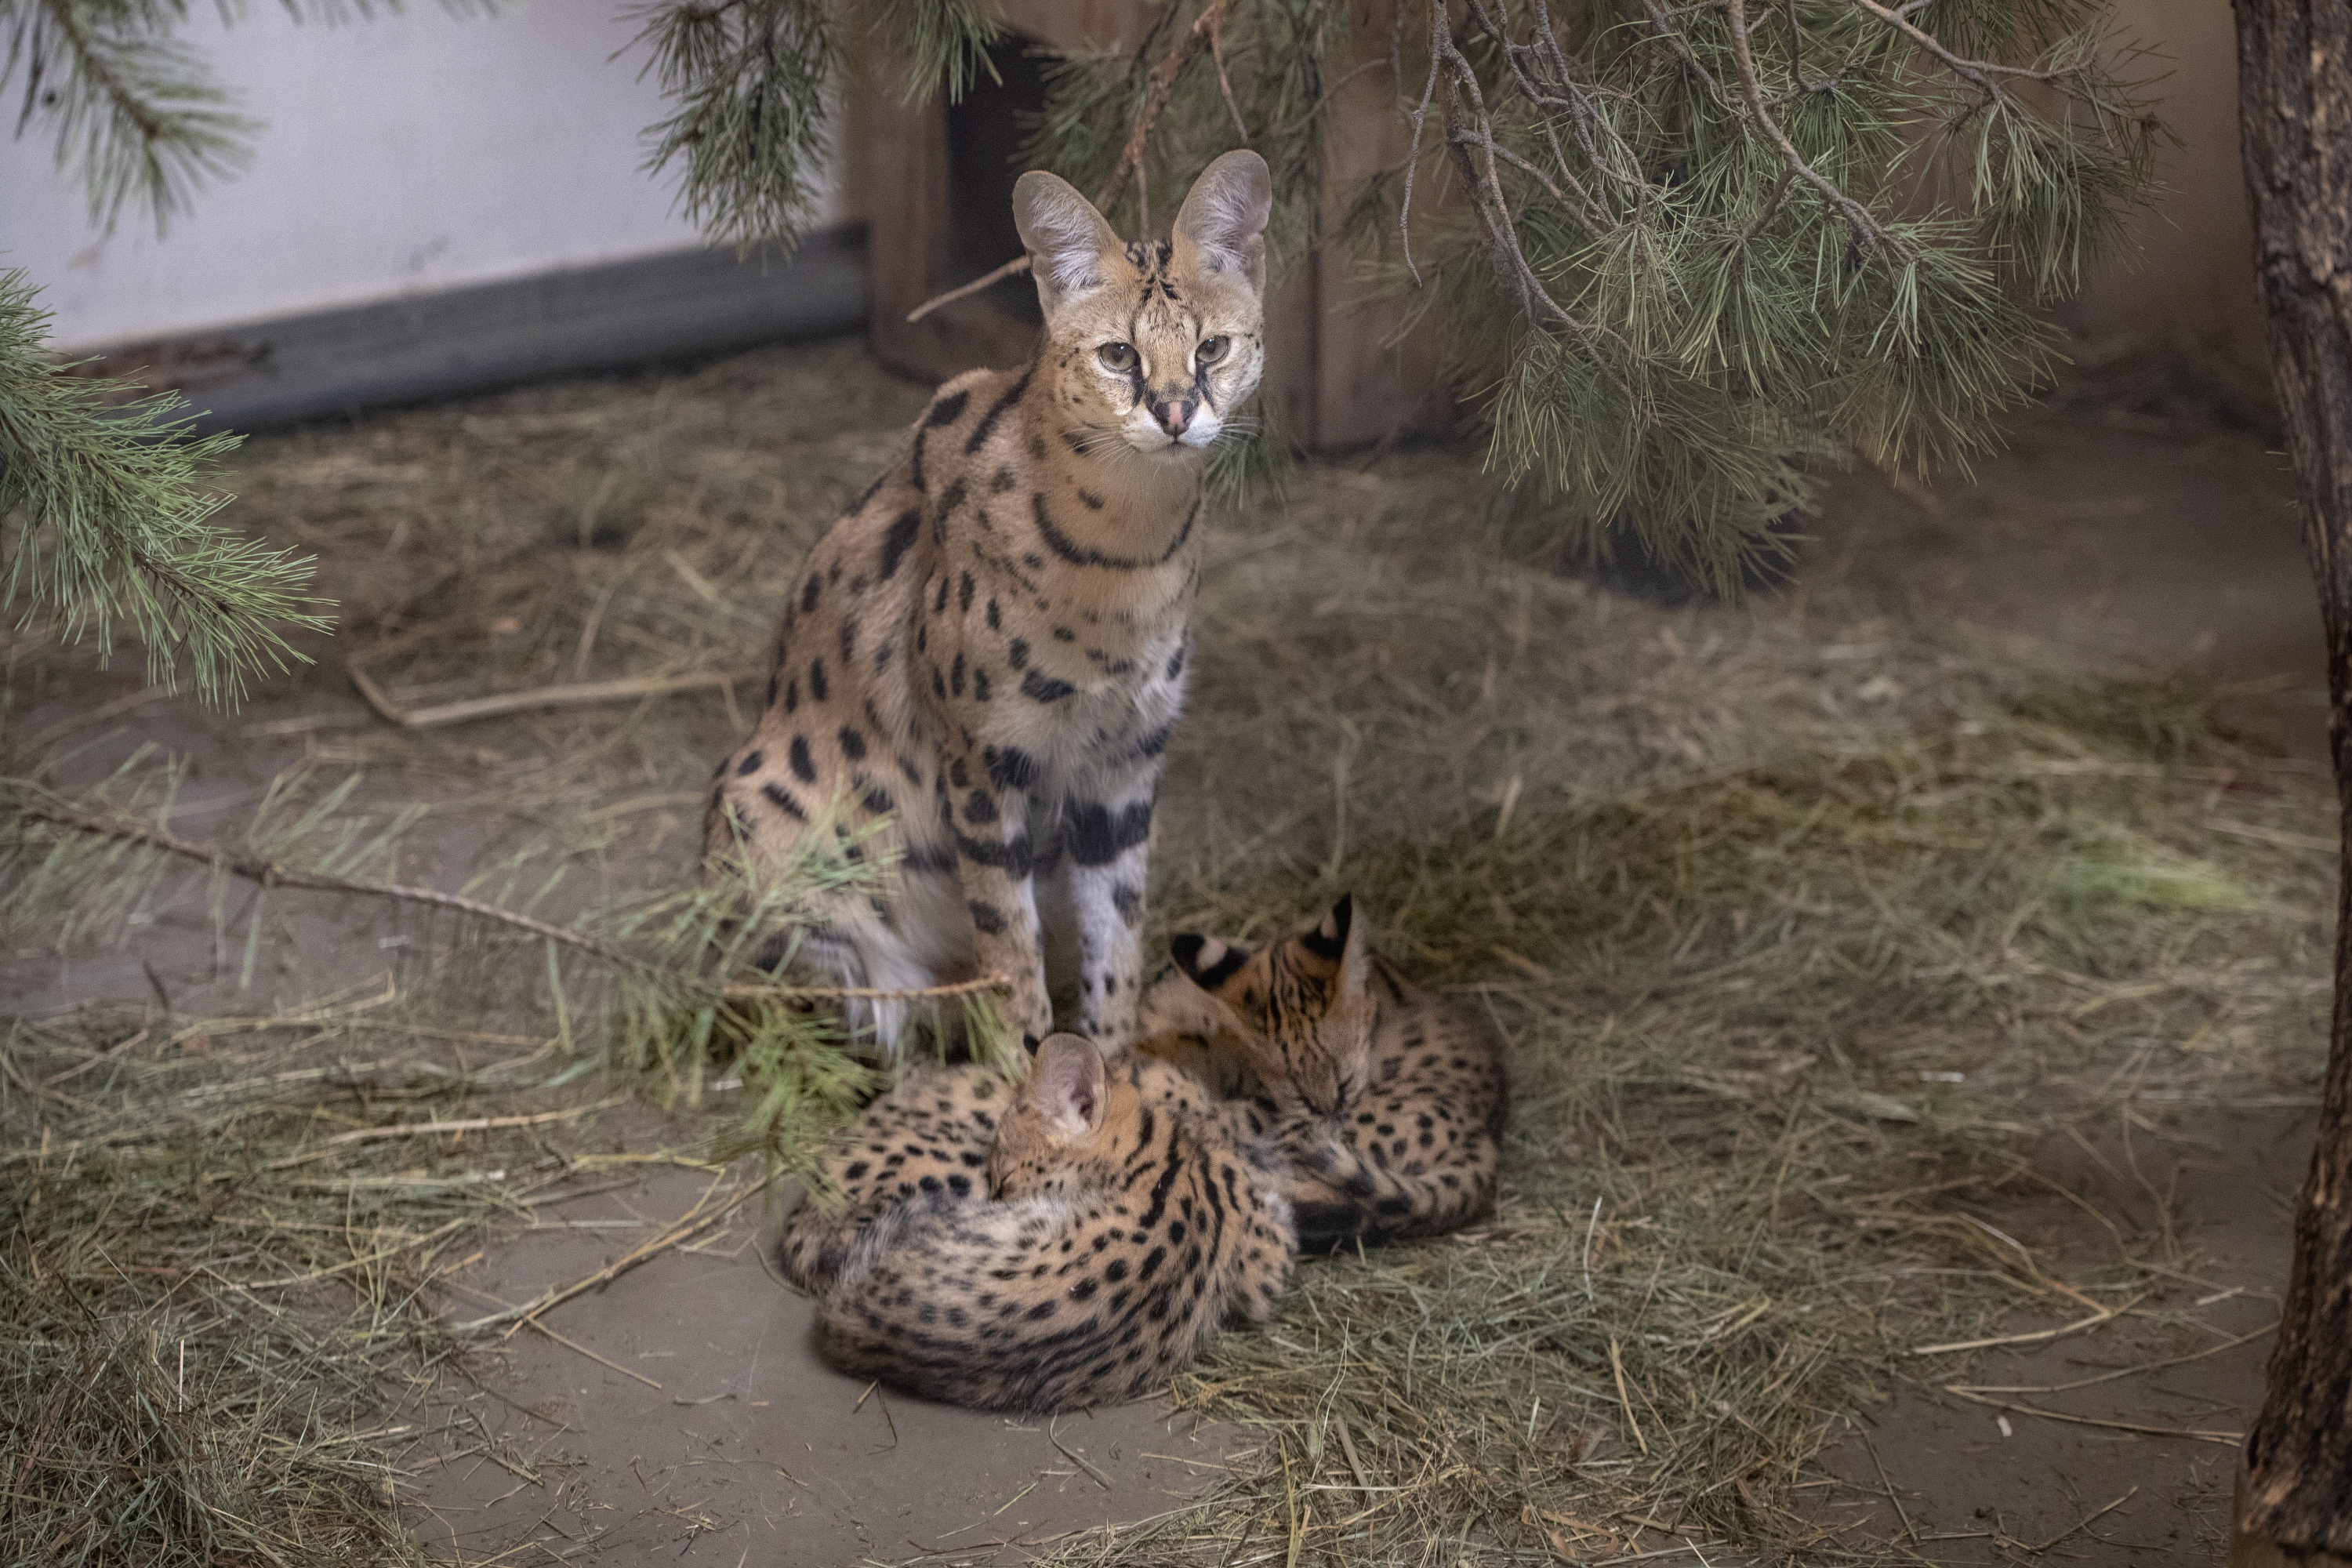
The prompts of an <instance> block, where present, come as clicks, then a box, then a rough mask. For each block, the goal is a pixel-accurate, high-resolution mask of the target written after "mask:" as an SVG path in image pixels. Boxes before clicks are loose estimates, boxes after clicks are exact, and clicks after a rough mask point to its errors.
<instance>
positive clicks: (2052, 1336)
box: [1911, 1290, 2147, 1355]
mask: <svg viewBox="0 0 2352 1568" xmlns="http://www.w3.org/2000/svg"><path fill="white" fill-rule="evenodd" d="M2145 1300H2147V1291H2145V1290H2143V1291H2141V1292H2140V1293H2139V1294H2138V1295H2137V1296H2135V1297H2133V1298H2132V1299H2131V1300H2128V1301H2126V1302H2125V1303H2123V1305H2121V1306H2119V1307H2102V1308H2100V1309H2099V1310H2097V1311H2095V1312H2094V1313H2092V1314H2091V1315H2090V1316H2089V1317H2087V1318H2079V1319H2077V1320H2075V1321H2074V1322H2071V1323H2061V1324H2060V1325H2059V1326H2058V1327H2056V1328H2054V1329H2037V1330H2035V1331H2032V1333H2025V1334H1998V1335H1995V1336H1994V1337H1993V1338H1991V1339H1989V1340H1958V1341H1955V1342H1952V1343H1951V1344H1948V1345H1921V1346H1920V1347H1919V1348H1918V1349H1916V1350H1915V1351H1913V1352H1911V1353H1912V1354H1913V1355H1946V1354H1948V1353H1950V1352H1954V1351H1980V1350H1989V1349H1990V1348H1991V1347H1992V1346H1994V1345H2037V1344H2040V1343H2041V1342H2042V1341H2044V1340H2060V1339H2064V1338H2065V1337H2066V1336H2067V1335H2068V1334H2079V1333H2081V1332H2083V1331H2084V1330H2085V1329H2095V1328H2097V1327H2098V1326H2099V1325H2100V1324H2101V1323H2106V1322H2112V1321H2115V1320H2116V1319H2117V1318H2120V1317H2122V1316H2123V1315H2124V1314H2125V1313H2126V1312H2128V1311H2130V1310H2132V1309H2133V1308H2134V1307H2137V1306H2138V1305H2139V1304H2140V1303H2141V1302H2142V1301H2145Z"/></svg>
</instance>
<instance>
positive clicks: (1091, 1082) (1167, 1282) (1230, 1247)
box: [817, 1035, 1297, 1412]
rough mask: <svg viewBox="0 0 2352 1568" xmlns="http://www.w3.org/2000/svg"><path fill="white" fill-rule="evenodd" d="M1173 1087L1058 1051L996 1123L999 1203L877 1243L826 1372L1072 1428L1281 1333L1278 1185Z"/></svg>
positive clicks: (836, 1298)
mask: <svg viewBox="0 0 2352 1568" xmlns="http://www.w3.org/2000/svg"><path fill="white" fill-rule="evenodd" d="M1163 1076H1165V1077H1173V1076H1174V1075H1173V1074H1172V1073H1171V1069H1169V1068H1166V1067H1165V1066H1164V1065H1162V1064H1159V1063H1156V1062H1152V1061H1150V1060H1147V1059H1139V1058H1130V1059H1129V1060H1127V1061H1125V1062H1123V1063H1122V1064H1121V1065H1120V1066H1118V1068H1107V1067H1106V1065H1105V1063H1104V1060H1103V1057H1102V1054H1101V1052H1100V1051H1099V1050H1097V1048H1096V1047H1095V1046H1094V1045H1093V1043H1092V1042H1090V1041H1088V1040H1086V1039H1084V1038H1082V1037H1078V1036H1076V1035H1056V1036H1054V1037H1052V1038H1050V1039H1048V1040H1046V1041H1045V1044H1044V1046H1043V1047H1040V1049H1039V1051H1038V1054H1037V1060H1036V1068H1035V1071H1034V1074H1033V1075H1032V1077H1031V1079H1030V1080H1029V1082H1028V1083H1027V1084H1025V1085H1024V1086H1023V1088H1022V1089H1021V1090H1020V1092H1019V1094H1018V1095H1017V1097H1016V1098H1015V1100H1014V1102H1013V1110H1010V1111H1009V1112H1007V1113H1006V1114H1005V1115H1003V1117H1001V1118H1000V1119H999V1121H998V1122H997V1126H996V1130H995V1133H994V1136H993V1138H992V1141H991V1144H990V1150H989V1155H988V1163H987V1170H988V1175H989V1183H990V1191H991V1194H992V1195H991V1196H990V1197H987V1198H980V1197H958V1196H955V1195H953V1194H945V1193H928V1194H917V1195H915V1196H913V1197H909V1198H908V1199H906V1200H904V1201H902V1202H899V1203H898V1204H896V1205H893V1206H892V1207H891V1208H890V1209H889V1210H888V1212H887V1215H886V1216H885V1217H884V1218H883V1219H882V1220H881V1221H880V1222H879V1223H877V1224H874V1225H871V1226H867V1227H866V1229H865V1231H864V1233H863V1235H862V1236H861V1237H860V1238H859V1240H858V1241H857V1243H856V1245H855V1246H854V1247H851V1248H850V1249H849V1252H848V1256H847V1258H846V1259H845V1263H844V1264H843V1266H842V1268H840V1271H839V1273H838V1274H837V1276H836V1277H835V1280H834V1282H833V1285H832V1287H831V1288H830V1289H828V1290H827V1291H826V1293H825V1295H824V1299H823V1300H822V1302H821V1304H820V1307H819V1310H818V1319H817V1322H818V1348H819V1349H820V1351H821V1352H823V1353H824V1357H825V1359H826V1360H827V1361H829V1362H831V1363H833V1364H834V1365H835V1366H836V1367H838V1368H840V1369H841V1370H842V1371H844V1372H847V1373H851V1374H852V1375H854V1376H857V1377H874V1378H880V1379H881V1380H883V1381H884V1382H886V1383H888V1384H892V1385H893V1386H894V1387H898V1388H903V1389H907V1390H908V1391H910V1392H912V1393H916V1394H923V1395H925V1396H927V1397H929V1398H933V1399H940V1400H945V1401H948V1402H950V1403H953V1404H958V1405H977V1406H980V1407H982V1408H984V1409H1011V1410H1034V1411H1039V1412H1046V1411H1057V1410H1076V1409H1084V1408H1087V1407H1089V1406H1093V1405H1107V1404H1113V1403H1116V1402H1118V1401H1121V1400H1127V1399H1133V1398H1137V1397H1139V1396H1140V1395H1142V1394H1147V1393H1149V1392H1150V1391H1151V1390H1153V1389H1155V1388H1158V1387H1160V1386H1161V1385H1162V1384H1165V1383H1166V1382H1167V1381H1168V1379H1169V1378H1170V1377H1171V1376H1173V1375H1174V1374H1175V1373H1178V1372H1181V1370H1183V1368H1184V1367H1186V1366H1188V1365H1190V1364H1191V1363H1192V1361H1193V1360H1194V1359H1195V1358H1196V1357H1198V1356H1199V1355H1200V1353H1201V1352H1202V1350H1203V1349H1205V1348H1206V1347H1207V1345H1208V1343H1209V1341H1210V1340H1211V1339H1212V1338H1213V1337H1214V1335H1215V1334H1216V1332H1217V1331H1218V1329H1219V1328H1220V1327H1221V1326H1222V1325H1223V1323H1224V1322H1225V1321H1227V1320H1228V1319H1230V1318H1234V1317H1242V1318H1249V1319H1257V1320H1263V1319H1265V1318H1267V1317H1270V1316H1271V1315H1272V1314H1273V1312H1274V1310H1275V1307H1276V1303H1277V1302H1278V1301H1279V1300H1280V1299H1281V1296H1282V1292H1283V1290H1284V1289H1285V1288H1286V1286H1287V1284H1288V1283H1289V1279H1290V1272H1291V1268H1292V1264H1293V1260H1294V1258H1295V1257H1296V1254H1297V1242H1296V1239H1295V1237H1293V1235H1292V1232H1291V1225H1290V1215H1289V1210H1288V1206H1287V1205H1286V1204H1285V1203H1284V1201H1283V1199H1282V1198H1281V1196H1280V1195H1279V1194H1276V1192H1275V1191H1274V1190H1273V1186H1274V1181H1275V1176H1274V1173H1273V1172H1272V1171H1271V1170H1270V1169H1269V1168H1268V1167H1267V1165H1266V1164H1265V1163H1264V1161H1263V1158H1262V1156H1260V1155H1259V1154H1258V1153H1257V1152H1255V1151H1254V1150H1252V1149H1249V1148H1244V1147H1241V1146H1238V1145H1236V1144H1235V1143H1234V1141H1233V1140H1232V1138H1231V1137H1230V1136H1229V1133H1228V1127H1227V1124H1226V1123H1225V1122H1224V1121H1223V1120H1222V1119H1221V1118H1219V1117H1217V1116H1213V1115H1204V1114H1202V1113H1200V1111H1199V1110H1197V1109H1196V1108H1195V1107H1194V1106H1193V1105H1189V1104H1187V1103H1186V1101H1187V1098H1188V1091H1186V1090H1185V1089H1182V1088H1181V1086H1177V1087H1173V1088H1171V1086H1168V1085H1166V1084H1164V1083H1163V1084H1161V1085H1160V1086H1158V1087H1155V1086H1154V1084H1153V1083H1152V1081H1151V1080H1152V1079H1155V1078H1159V1077H1163Z"/></svg>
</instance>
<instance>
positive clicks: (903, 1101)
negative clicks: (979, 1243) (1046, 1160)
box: [772, 1058, 1272, 1294]
mask: <svg viewBox="0 0 2352 1568" xmlns="http://www.w3.org/2000/svg"><path fill="white" fill-rule="evenodd" d="M1122 1067H1123V1068H1125V1069H1126V1070H1128V1071H1129V1073H1130V1074H1131V1075H1132V1077H1133V1079H1134V1082H1135V1085H1136V1089H1137V1090H1138V1092H1139V1093H1140V1094H1141V1095H1142V1096H1143V1098H1144V1100H1145V1102H1146V1103H1148V1104H1150V1105H1152V1106H1154V1107H1157V1108H1160V1109H1164V1110H1169V1111H1171V1112H1173V1113H1175V1114H1178V1115H1187V1116H1194V1117H1202V1118H1208V1119H1211V1120H1213V1121H1215V1122H1216V1123H1217V1124H1218V1126H1219V1128H1220V1130H1221V1134H1222V1135H1223V1137H1225V1138H1226V1139H1228V1140H1229V1141H1230V1142H1233V1143H1234V1146H1235V1147H1237V1148H1243V1149H1248V1148H1252V1147H1255V1146H1256V1145H1259V1144H1261V1143H1262V1142H1264V1140H1265V1137H1266V1135H1267V1133H1268V1132H1269V1131H1270V1129H1271V1125H1272V1124H1271V1122H1270V1121H1268V1120H1267V1118H1266V1117H1265V1114H1264V1112H1263V1110H1262V1109H1261V1108H1260V1107H1259V1106H1257V1105H1256V1104H1255V1102H1253V1101H1250V1100H1239V1099H1226V1098H1223V1097H1220V1096H1218V1095H1216V1094H1215V1093H1213V1092H1212V1091H1211V1090H1209V1089H1206V1088H1204V1087H1203V1085H1202V1082H1201V1081H1200V1080H1199V1079H1195V1078H1194V1077H1193V1076H1192V1075H1190V1074H1188V1073H1186V1072H1183V1071H1181V1070H1174V1069H1172V1068H1171V1067H1170V1066H1169V1065H1168V1064H1166V1063H1163V1062H1160V1061H1157V1060H1137V1059H1135V1058H1127V1059H1126V1060H1125V1061H1124V1062H1123V1063H1122ZM1017 1087H1018V1086H1016V1085H1014V1084H1012V1083H1010V1082H1008V1081H1007V1080H1006V1079H1004V1078H1003V1076H1002V1075H1000V1074H998V1073H997V1072H995V1071H993V1070H992V1069H991V1068H984V1067H979V1066H975V1065H963V1066H957V1067H932V1066H929V1065H919V1066H915V1067H911V1068H908V1071H907V1073H906V1076H905V1077H904V1079H901V1080H900V1082H899V1085H898V1088H896V1089H892V1090H891V1091H890V1092H889V1093H887V1094H885V1095H882V1096H880V1097H879V1098H877V1099H876V1100H874V1101H872V1102H871V1103H870V1104H868V1105H867V1106H866V1109H865V1110H864V1112H862V1113H861V1114H860V1115H859V1117H858V1119H857V1123H856V1127H854V1128H853V1129H852V1130H851V1132H850V1136H849V1137H848V1138H847V1139H845V1141H843V1142H842V1143H841V1144H840V1146H839V1147H837V1148H835V1149H833V1150H831V1151H829V1152H826V1153H825V1154H824V1156H823V1157H822V1158H821V1159H820V1161H819V1169H820V1172H821V1178H820V1182H819V1184H818V1185H819V1189H820V1191H821V1192H822V1193H823V1195H822V1196H809V1197H804V1198H803V1200H802V1202H801V1203H800V1204H799V1205H798V1206H796V1207H795V1208H793V1211H792V1212H791V1213H790V1214H789V1215H785V1216H784V1222H783V1225H782V1228H781V1229H780V1230H779V1231H778V1232H777V1235H776V1238H775V1241H774V1243H773V1247H772V1254H773V1258H774V1261H775V1264H776V1268H777V1270H778V1271H779V1272H780V1273H782V1275H783V1277H784V1278H785V1279H789V1280H791V1281H792V1282H793V1284H794V1285H797V1286H799V1287H800V1288H801V1289H803V1290H806V1291H809V1292H810V1293H812V1294H817V1293H820V1292H822V1291H823V1290H824V1289H825V1288H826V1287H828V1286H830V1285H831V1284H832V1283H833V1281H834V1279H835V1277H836V1276H837V1275H839V1273H840V1272H841V1267H842V1265H843V1264H844V1263H845V1261H846V1260H847V1259H848V1258H849V1257H850V1255H851V1254H852V1253H853V1252H854V1251H855V1250H856V1247H857V1245H858V1243H859V1242H860V1241H862V1240H863V1239H864V1238H865V1237H866V1233H867V1232H868V1231H869V1230H870V1229H872V1228H873V1227H874V1226H876V1225H877V1224H879V1223H881V1222H882V1221H883V1220H884V1219H885V1218H887V1216H888V1215H889V1213H890V1211H891V1210H892V1209H894V1208H896V1207H897V1206H898V1205H900V1204H901V1203H904V1202H907V1201H908V1200H909V1199H917V1198H920V1197H924V1196H930V1195H940V1194H945V1195H947V1196H949V1197H952V1198H957V1199H962V1198H969V1197H974V1196H984V1195H986V1194H988V1192H989V1190H990V1188H989V1179H988V1161H989V1150H990V1148H991V1146H992V1144H993V1143H994V1142H995V1141H996V1130H997V1121H998V1119H999V1118H1000V1117H1002V1116H1003V1114H1004V1112H1005V1110H1007V1108H1008V1107H1010V1106H1011V1105H1012V1104H1013V1098H1014V1095H1015V1093H1016V1092H1017Z"/></svg>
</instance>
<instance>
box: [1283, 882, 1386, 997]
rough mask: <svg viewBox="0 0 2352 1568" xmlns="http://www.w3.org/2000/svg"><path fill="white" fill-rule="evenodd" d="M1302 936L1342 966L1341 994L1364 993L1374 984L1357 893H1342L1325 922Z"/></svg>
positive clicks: (1322, 956)
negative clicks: (1358, 912) (1359, 914)
mask: <svg viewBox="0 0 2352 1568" xmlns="http://www.w3.org/2000/svg"><path fill="white" fill-rule="evenodd" d="M1298 940H1299V942H1301V944H1303V945H1304V946H1305V947H1306V949H1307V952H1311V953H1313V954H1314V955H1315V956H1316V957H1318V958H1319V959H1321V960H1323V961H1324V962H1325V963H1337V964H1338V965H1339V994H1340V995H1341V996H1343V997H1357V996H1361V995H1362V994H1364V992H1365V991H1366V989H1367V988H1369V987H1370V984H1371V982H1372V957H1371V950H1370V947H1369V946H1368V945H1367V944H1366V942H1365V940H1364V922H1363V921H1361V920H1360V919H1359V918H1357V914H1356V895H1355V894H1353V893H1342V894H1340V895H1339V902H1338V903H1336V904H1333V905H1332V906H1331V912H1330V913H1329V914H1328V915H1325V916H1324V917H1323V921H1322V923H1321V924H1319V925H1318V926H1317V927H1316V928H1315V929H1314V930H1313V931H1308V932H1307V934H1306V935H1305V936H1303V937H1301V938H1299V939H1298Z"/></svg>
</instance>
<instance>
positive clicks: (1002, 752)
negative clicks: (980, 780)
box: [981, 746, 1040, 789]
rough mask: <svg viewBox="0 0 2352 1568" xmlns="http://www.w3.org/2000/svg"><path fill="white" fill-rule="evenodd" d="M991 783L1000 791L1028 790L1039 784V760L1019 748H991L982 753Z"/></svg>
mask: <svg viewBox="0 0 2352 1568" xmlns="http://www.w3.org/2000/svg"><path fill="white" fill-rule="evenodd" d="M981 760H982V762H984V763H987V764H988V777H989V782H990V783H992V784H994V785H995V786H996V787H997V788H999V789H1027V788H1028V787H1029V786H1030V785H1031V784H1035V783H1036V782H1037V777H1038V773H1039V771H1040V770H1039V769H1038V766H1037V759H1036V758H1034V757H1033V756H1031V755H1030V754H1029V753H1028V752H1024V751H1023V750H1022V749H1021V748H1020V747H1018V746H991V747H989V748H988V749H987V750H985V751H983V752H981Z"/></svg>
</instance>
